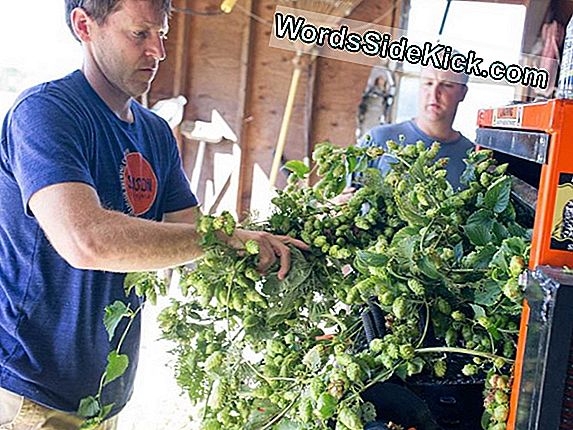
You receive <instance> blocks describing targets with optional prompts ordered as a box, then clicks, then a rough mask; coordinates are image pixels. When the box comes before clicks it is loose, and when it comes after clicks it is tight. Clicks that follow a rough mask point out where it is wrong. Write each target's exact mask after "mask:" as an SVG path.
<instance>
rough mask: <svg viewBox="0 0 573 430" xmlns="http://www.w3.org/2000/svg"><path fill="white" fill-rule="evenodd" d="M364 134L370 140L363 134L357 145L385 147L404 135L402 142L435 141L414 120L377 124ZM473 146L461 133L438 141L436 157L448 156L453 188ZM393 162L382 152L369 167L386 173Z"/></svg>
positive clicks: (391, 158) (448, 172) (457, 186)
mask: <svg viewBox="0 0 573 430" xmlns="http://www.w3.org/2000/svg"><path fill="white" fill-rule="evenodd" d="M366 134H367V135H370V138H371V140H370V141H369V142H368V141H367V140H366V138H365V136H364V137H362V138H361V139H360V141H359V142H358V146H365V145H368V146H377V147H381V148H384V149H387V146H386V142H387V141H388V140H393V141H395V142H396V143H400V136H404V137H405V140H404V142H403V143H404V144H411V143H416V142H417V141H420V140H421V141H422V142H424V143H425V144H426V146H427V147H428V146H430V145H431V144H432V143H434V142H436V139H434V138H433V137H430V136H428V135H427V134H425V133H424V132H423V131H422V130H420V128H419V127H418V126H417V125H416V123H415V122H414V120H409V121H405V122H401V123H399V124H384V125H379V126H376V127H374V128H372V129H371V130H370V131H369V132H368V133H366ZM473 147H474V145H473V143H472V142H471V141H470V140H468V139H467V138H465V137H464V136H463V135H462V134H461V133H460V137H459V138H458V139H456V140H453V141H450V142H440V151H439V152H438V156H437V158H444V157H448V158H449V161H448V165H447V167H446V170H447V176H446V177H447V179H448V181H449V182H450V184H452V187H454V189H457V188H459V187H460V186H461V184H460V177H461V175H462V173H463V172H464V170H465V168H466V165H465V163H464V158H466V153H467V151H468V149H471V148H473ZM393 162H395V159H394V157H392V156H391V155H390V154H384V155H383V156H382V157H380V158H378V159H377V160H374V161H373V162H372V163H371V166H370V167H376V168H378V169H379V170H380V171H381V172H382V173H384V174H386V173H387V172H388V171H389V170H390V164H391V163H393Z"/></svg>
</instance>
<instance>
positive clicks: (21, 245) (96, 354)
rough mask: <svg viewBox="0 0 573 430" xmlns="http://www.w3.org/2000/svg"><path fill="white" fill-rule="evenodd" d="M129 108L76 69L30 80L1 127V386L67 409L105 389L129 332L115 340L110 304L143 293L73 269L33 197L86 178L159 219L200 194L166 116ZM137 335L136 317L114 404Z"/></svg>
mask: <svg viewBox="0 0 573 430" xmlns="http://www.w3.org/2000/svg"><path fill="white" fill-rule="evenodd" d="M131 110H132V112H133V115H134V122H133V123H126V122H124V121H121V120H120V119H119V118H118V117H117V116H116V115H115V114H114V113H113V112H112V111H111V110H110V109H109V107H108V106H107V105H106V104H105V103H104V101H103V100H102V99H101V98H100V97H99V96H98V95H97V93H96V92H95V91H94V90H93V89H92V87H91V86H90V85H89V83H88V81H87V80H86V79H85V77H84V75H83V74H82V72H80V71H79V70H78V71H76V72H74V73H72V74H70V75H68V76H66V77H64V78H63V79H60V80H57V81H53V82H48V83H45V84H42V85H39V86H36V87H34V88H31V89H29V90H27V91H25V92H24V93H23V94H22V95H21V96H20V97H19V98H18V100H17V101H16V103H15V104H14V106H13V107H12V109H11V110H10V111H9V113H8V115H7V116H6V118H5V120H4V123H3V127H2V135H1V141H0V199H1V201H2V204H1V205H0V386H1V387H3V388H5V389H7V390H9V391H12V392H14V393H17V394H20V395H23V396H25V397H27V398H29V399H31V400H33V401H35V402H37V403H40V404H43V405H45V406H47V407H50V408H53V409H58V410H62V411H65V412H75V411H76V410H77V408H78V404H79V401H80V400H81V399H82V398H84V397H86V396H89V395H94V394H96V393H97V391H98V386H99V382H100V377H101V375H102V373H103V371H104V370H105V367H106V363H107V355H108V353H109V352H110V351H111V350H112V348H115V347H116V346H117V342H118V340H119V339H118V338H119V337H120V334H121V333H122V332H123V327H122V326H120V327H119V328H118V330H117V332H116V336H115V338H114V339H113V340H112V342H111V344H110V342H109V339H108V335H107V332H106V330H105V327H104V324H103V318H104V309H105V307H106V306H108V305H110V304H112V303H113V302H115V301H116V300H121V301H123V302H124V303H126V304H129V305H130V306H131V308H132V309H135V308H137V307H138V306H139V304H140V303H139V299H138V298H137V297H136V296H135V295H134V294H133V293H132V294H131V295H130V296H129V297H126V296H125V293H124V289H123V280H124V277H125V275H124V274H120V273H110V272H103V271H95V270H79V269H75V268H73V267H71V266H70V265H69V264H68V263H67V262H66V261H65V260H64V259H63V258H62V257H60V255H59V254H58V253H57V252H56V251H55V250H54V248H53V247H52V246H51V245H50V243H49V242H48V240H47V239H46V236H45V235H44V233H43V231H42V229H41V228H40V226H39V224H38V222H37V221H36V219H35V218H34V217H33V215H32V214H31V213H30V211H29V208H28V202H29V199H30V197H31V196H32V195H33V194H34V193H35V192H37V191H38V190H40V189H42V188H44V187H47V186H49V185H52V184H57V183H63V182H81V183H85V184H88V185H90V186H91V187H93V188H94V189H95V190H96V191H97V194H98V196H99V199H100V202H101V204H102V206H103V207H105V208H107V209H110V210H115V211H119V212H123V213H125V214H130V215H132V216H138V217H142V218H147V219H150V220H156V221H160V220H162V219H163V215H164V214H165V213H168V212H174V211H178V210H182V209H186V208H189V207H192V206H195V205H196V204H197V201H196V199H195V197H194V195H193V194H192V192H191V191H190V188H189V183H188V181H187V178H186V176H185V174H184V172H183V169H182V166H181V160H180V157H179V153H178V150H177V145H176V142H175V140H174V138H173V134H172V133H171V130H170V128H169V126H168V125H167V123H166V122H165V121H164V120H163V119H161V118H159V117H158V116H157V115H155V114H154V113H152V112H150V111H149V110H147V109H145V108H143V107H142V106H141V105H139V104H138V103H136V102H132V103H131ZM62 234H65V233H62ZM137 249H138V244H137V243H133V252H134V253H137ZM139 338H140V322H139V319H137V320H136V321H135V322H134V324H133V325H132V327H131V329H130V331H129V334H128V336H127V338H126V339H125V342H124V344H123V346H122V349H121V351H120V352H121V353H123V354H127V355H128V356H129V358H130V365H129V368H128V370H127V371H126V373H125V374H124V375H123V376H122V377H121V378H119V379H117V380H116V381H114V382H112V383H111V384H109V385H108V386H106V387H105V389H104V397H103V401H104V404H108V403H112V402H113V403H115V407H114V409H113V411H112V414H116V413H117V412H119V410H120V409H121V408H122V407H123V406H124V405H125V404H126V403H127V401H128V400H129V397H130V396H131V393H132V391H133V381H134V376H135V371H136V368H137V361H138V350H139Z"/></svg>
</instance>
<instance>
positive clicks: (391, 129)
mask: <svg viewBox="0 0 573 430" xmlns="http://www.w3.org/2000/svg"><path fill="white" fill-rule="evenodd" d="M467 81H468V75H466V74H463V73H455V72H453V71H450V70H440V69H435V68H433V67H425V68H422V71H421V74H420V88H419V90H418V114H417V116H416V117H415V118H413V119H411V120H408V121H405V122H401V123H399V124H384V125H379V126H376V127H374V128H372V129H371V130H370V131H369V132H368V133H366V135H368V136H370V139H367V138H366V137H365V136H364V137H362V138H361V139H360V140H359V142H358V146H366V145H368V146H378V147H381V148H384V149H386V142H387V141H388V140H393V141H395V142H397V143H401V142H402V140H401V136H403V138H404V140H403V143H404V144H410V143H416V142H417V141H422V142H424V143H425V144H426V146H430V145H431V144H432V143H433V142H440V144H441V146H440V151H439V153H438V158H442V157H448V158H449V162H448V165H447V179H448V181H449V182H450V183H451V184H452V186H453V187H454V189H457V188H459V187H460V186H461V184H460V177H461V174H462V173H463V171H464V169H465V164H464V161H463V159H464V158H465V156H466V153H467V151H468V150H469V149H471V148H473V146H474V145H473V143H472V142H471V141H470V140H468V139H467V138H466V137H464V136H463V135H462V134H461V133H460V132H459V131H456V130H454V129H453V127H452V125H453V123H454V119H455V116H456V112H457V110H458V105H459V104H460V102H462V101H463V100H464V98H465V96H466V93H467V91H468V87H467ZM392 162H394V159H393V157H392V156H390V155H388V154H385V155H383V156H382V157H380V158H379V159H378V160H375V161H374V162H373V163H372V166H371V167H376V168H378V169H380V170H381V171H382V172H383V173H386V172H388V170H389V169H390V164H391V163H392ZM354 191H355V189H354V188H353V187H347V188H345V189H344V191H343V192H342V194H340V195H339V196H337V197H336V198H335V199H334V202H336V203H344V202H347V201H348V200H349V199H350V197H351V196H352V194H353V193H354Z"/></svg>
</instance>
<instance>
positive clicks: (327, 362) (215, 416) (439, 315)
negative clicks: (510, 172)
mask: <svg viewBox="0 0 573 430" xmlns="http://www.w3.org/2000/svg"><path fill="white" fill-rule="evenodd" d="M438 149H439V146H438V144H434V145H432V146H431V147H430V148H426V147H425V146H424V145H423V144H422V143H418V144H413V145H405V144H404V142H401V143H400V144H396V143H393V142H389V143H388V150H387V151H386V152H389V153H390V154H391V155H392V157H393V158H394V159H395V163H394V164H392V169H391V171H390V172H389V173H388V174H387V175H386V176H384V177H383V176H382V175H381V174H380V172H379V171H377V170H375V169H370V168H368V165H369V162H370V161H372V160H374V159H376V158H377V157H380V156H381V155H382V154H383V153H384V152H385V151H383V150H382V149H380V148H376V147H372V146H371V147H369V146H368V145H367V146H366V147H362V148H359V147H354V146H353V147H347V148H340V147H336V146H334V145H331V144H329V143H323V144H320V145H317V148H316V150H315V152H314V155H313V158H314V161H315V164H314V169H313V170H312V171H310V170H309V168H308V167H306V166H305V165H304V164H303V163H301V162H290V163H288V164H287V166H286V167H287V168H288V169H289V170H290V171H291V175H290V177H289V180H288V185H287V187H286V188H285V189H284V190H283V191H279V192H278V195H277V196H276V197H275V198H274V199H273V204H274V212H273V214H272V216H270V218H269V219H268V220H265V221H263V222H258V223H256V222H247V223H244V224H243V225H242V228H247V229H255V230H264V231H268V232H271V233H275V234H282V235H289V236H292V237H294V238H297V239H301V240H303V241H304V242H306V243H307V244H309V245H310V246H311V249H310V251H308V252H306V251H305V252H303V251H300V250H298V249H293V250H292V268H291V270H290V272H289V274H288V276H287V277H286V279H285V280H283V281H279V279H278V278H277V270H278V268H275V270H274V271H271V272H270V273H268V274H266V275H264V276H263V275H261V274H260V273H259V272H257V270H256V266H257V256H258V247H257V244H256V243H255V242H247V243H245V247H244V248H245V249H244V250H239V251H238V250H234V249H231V248H229V247H228V246H226V245H224V244H222V243H221V242H220V241H218V240H217V239H216V234H215V233H216V232H221V231H222V232H224V233H225V234H228V235H230V234H232V233H233V231H234V229H235V228H236V223H235V220H234V219H233V218H232V217H231V216H230V215H229V214H228V213H223V214H221V215H219V216H214V217H213V216H204V217H203V218H202V219H201V220H200V222H199V224H198V230H199V231H200V232H201V233H202V235H203V237H204V241H203V246H204V249H205V251H206V253H205V256H204V257H203V258H202V259H201V260H200V261H198V262H197V264H196V265H195V267H194V268H193V269H190V268H181V269H180V274H181V281H180V285H181V288H182V291H183V294H184V297H185V298H184V299H183V300H174V301H173V302H172V304H171V306H169V307H168V308H167V309H165V310H164V311H163V312H162V314H161V316H160V324H161V327H162V331H163V335H164V337H165V338H167V339H170V340H172V341H174V343H175V348H174V350H173V353H174V354H175V356H176V358H177V360H176V369H175V370H176V376H177V380H178V383H179V384H180V386H181V387H182V388H183V389H185V390H186V391H187V393H188V396H189V399H190V400H191V401H192V402H194V403H197V404H200V405H202V408H201V409H200V410H201V413H200V416H198V417H195V418H194V419H195V420H197V421H198V422H200V428H201V429H204V430H217V429H226V430H232V429H237V430H248V429H253V430H255V429H257V430H267V429H277V430H278V429H280V430H286V429H305V430H315V429H316V430H319V429H330V428H335V429H339V430H360V429H363V428H364V425H365V424H366V423H367V422H369V421H373V420H374V419H375V418H376V410H375V407H374V405H372V404H371V403H368V402H365V401H363V399H362V397H361V393H362V392H364V390H366V389H368V388H369V387H371V386H373V385H374V384H376V383H378V382H382V381H385V380H388V379H389V378H391V377H394V378H396V377H399V378H402V379H403V380H405V381H407V380H408V379H409V378H411V377H413V376H414V375H418V376H420V375H426V376H428V377H431V378H435V379H436V380H440V379H443V378H450V377H456V376H461V377H472V376H473V377H475V378H479V379H481V380H485V387H486V388H485V392H484V406H485V413H484V417H483V419H482V423H483V426H484V428H485V429H489V430H500V429H504V428H505V424H504V423H505V421H506V419H507V415H508V402H509V400H508V399H509V389H510V375H511V368H512V363H513V358H514V355H515V349H516V341H517V334H518V321H519V317H520V312H521V301H522V291H521V289H520V287H519V285H518V281H517V279H518V276H519V275H520V273H521V272H522V271H523V270H524V268H525V266H526V265H527V259H528V255H529V236H528V234H529V231H528V230H527V229H526V228H525V227H524V226H522V225H520V224H519V223H518V221H517V219H516V211H515V208H514V205H513V203H512V201H511V195H510V191H511V179H510V177H508V176H507V175H505V168H506V166H503V165H501V166H497V165H496V163H495V162H494V160H493V159H492V157H491V153H490V152H488V151H479V152H470V153H468V156H467V161H466V163H467V168H466V170H465V172H464V175H463V182H464V183H465V187H464V189H463V190H462V191H454V190H453V189H452V187H451V185H450V184H449V183H448V182H447V180H446V170H445V167H446V164H447V160H445V159H437V160H436V155H437V152H438ZM311 175H313V176H314V175H317V176H318V182H317V183H316V185H314V186H308V185H306V184H307V183H308V178H309V176H311ZM347 177H352V178H353V182H354V183H355V184H356V186H357V187H358V190H357V191H356V193H355V194H354V195H353V197H352V198H351V199H350V201H348V203H346V204H342V205H336V204H333V203H331V200H332V198H333V197H334V196H336V195H337V194H339V193H340V192H341V191H342V189H343V188H344V187H345V185H346V178H347ZM373 297H376V298H377V300H376V303H377V306H379V307H380V309H381V310H382V311H383V313H384V315H385V328H386V330H385V334H384V335H383V336H382V337H381V338H378V339H374V340H372V341H371V342H369V343H368V342H365V341H364V333H363V328H362V322H361V321H362V320H361V313H362V311H363V309H364V307H365V304H366V303H368V302H369V301H370V303H371V302H372V298H373ZM453 357H455V358H456V360H457V363H459V361H460V360H462V361H463V366H461V373H462V375H454V374H453V373H455V372H459V369H460V367H456V368H455V369H454V368H452V367H449V365H450V363H451V360H452V358H453ZM404 424H407V423H404Z"/></svg>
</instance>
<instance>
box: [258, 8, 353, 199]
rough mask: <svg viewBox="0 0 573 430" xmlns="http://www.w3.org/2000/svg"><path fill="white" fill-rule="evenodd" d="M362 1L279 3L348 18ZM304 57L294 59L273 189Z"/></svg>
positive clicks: (271, 177)
mask: <svg viewBox="0 0 573 430" xmlns="http://www.w3.org/2000/svg"><path fill="white" fill-rule="evenodd" d="M362 1H363V0H279V3H280V4H282V5H284V6H287V7H290V8H293V9H302V10H305V11H308V12H314V13H321V14H324V15H332V16H337V17H346V16H348V15H350V13H352V11H353V10H354V9H355V8H356V7H357V6H358V5H359V4H360V3H362ZM302 56H303V53H302V51H301V50H300V49H297V51H296V54H295V57H294V59H293V63H294V69H293V73H292V78H291V83H290V89H289V92H288V97H287V101H286V104H285V111H284V114H283V119H282V123H281V128H280V132H279V137H278V140H277V146H276V148H275V155H274V159H273V164H272V167H271V173H270V176H269V181H270V184H271V189H273V188H274V186H275V183H276V180H277V175H278V172H279V169H280V166H281V159H282V156H283V153H284V147H285V143H286V137H287V133H288V128H289V122H290V117H291V114H292V108H293V105H294V100H295V96H296V92H297V88H298V83H299V79H300V74H301V71H302V61H301V60H302Z"/></svg>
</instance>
